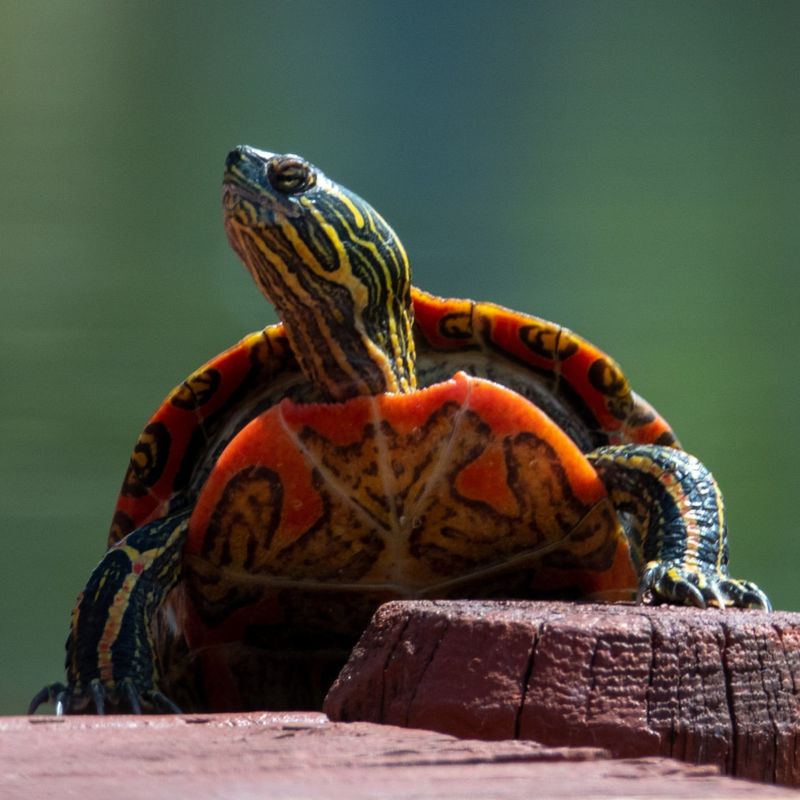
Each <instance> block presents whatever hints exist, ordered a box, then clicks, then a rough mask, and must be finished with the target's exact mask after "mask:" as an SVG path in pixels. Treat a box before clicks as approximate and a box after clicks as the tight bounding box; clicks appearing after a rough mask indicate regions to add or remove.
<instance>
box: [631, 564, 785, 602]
mask: <svg viewBox="0 0 800 800" xmlns="http://www.w3.org/2000/svg"><path fill="white" fill-rule="evenodd" d="M637 599H638V602H640V603H643V604H645V605H659V604H660V603H670V604H672V605H679V606H696V607H697V608H708V607H709V606H712V607H716V608H731V607H733V608H757V609H762V610H763V611H771V610H772V605H771V604H770V602H769V599H768V598H767V596H766V595H765V594H764V592H762V591H761V589H759V588H758V586H756V585H755V584H754V583H751V582H750V581H739V580H735V579H733V578H729V577H728V576H727V575H724V574H719V573H715V572H707V573H706V572H698V571H695V570H691V569H688V568H687V567H684V566H682V565H681V564H670V563H664V562H660V561H652V562H650V564H648V565H647V568H646V569H645V571H644V573H643V575H642V579H641V581H640V583H639V593H638V597H637Z"/></svg>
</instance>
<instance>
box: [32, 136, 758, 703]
mask: <svg viewBox="0 0 800 800" xmlns="http://www.w3.org/2000/svg"><path fill="white" fill-rule="evenodd" d="M223 206H224V212H225V225H226V230H227V234H228V238H229V240H230V243H231V245H232V246H233V248H234V250H235V251H236V252H237V253H238V255H239V256H240V257H241V259H242V261H243V262H244V263H245V266H246V267H247V268H248V270H249V271H250V272H251V274H252V276H253V278H254V279H255V282H256V284H257V285H258V287H259V288H260V289H261V291H262V292H263V293H264V295H265V296H266V297H267V298H268V299H269V300H270V301H271V302H272V303H274V305H275V306H276V308H277V310H278V313H279V315H280V318H281V320H282V322H281V323H280V324H278V325H272V326H269V327H267V328H266V329H264V330H263V331H260V332H258V333H254V334H251V335H250V336H247V337H246V338H244V339H243V340H242V341H241V342H239V343H238V344H237V345H235V346H234V347H232V348H231V349H230V350H227V351H226V352H224V353H222V354H221V355H219V356H217V357H216V358H214V359H213V360H212V361H210V362H208V363H207V364H206V365H205V366H203V367H201V368H200V369H199V370H197V371H196V372H194V373H193V374H192V375H190V376H189V377H188V378H187V379H186V380H185V381H184V382H183V383H182V384H180V385H179V386H178V387H177V388H175V389H174V390H173V391H172V392H171V394H170V395H169V396H168V397H167V399H166V400H165V401H164V403H163V405H162V406H161V407H160V408H159V409H158V411H157V412H156V413H155V415H154V416H153V417H152V419H151V420H150V421H149V423H148V424H147V426H146V427H145V429H144V431H143V432H142V434H141V436H140V437H139V440H138V442H137V443H136V446H135V448H134V451H133V455H132V458H131V462H130V466H129V468H128V471H127V474H126V476H125V480H124V482H123V486H122V490H121V493H120V496H119V500H118V503H117V507H116V512H115V514H114V519H113V524H112V527H111V533H110V536H109V541H108V545H109V549H108V551H107V553H106V555H105V556H104V558H103V559H102V561H101V562H100V564H99V565H98V566H97V568H96V569H95V571H94V572H93V574H92V576H91V577H90V579H89V582H88V584H87V586H86V588H85V589H84V591H83V592H82V594H81V595H80V597H79V598H78V601H77V605H76V606H75V609H74V611H73V613H72V622H71V631H70V634H69V638H68V641H67V683H66V684H65V685H64V684H54V685H52V686H47V687H45V688H44V689H43V690H42V691H41V692H39V693H38V694H37V695H36V697H35V698H34V699H33V701H32V703H31V710H32V711H33V710H35V709H36V707H38V706H39V705H40V704H41V703H43V702H45V701H46V700H48V699H49V700H53V701H55V703H56V710H57V712H58V713H66V712H79V711H82V710H83V711H86V710H92V709H94V710H96V711H97V712H98V713H103V712H104V711H105V710H106V709H112V708H113V709H115V710H130V711H134V712H140V711H141V710H142V709H145V710H168V711H177V710H178V708H179V706H180V707H181V708H186V709H189V708H193V709H233V708H239V709H242V708H259V707H261V708H263V707H271V708H282V707H302V706H307V707H308V706H314V705H317V706H318V705H319V703H320V702H321V698H322V695H323V694H324V691H325V689H326V687H327V685H328V684H329V683H330V681H331V680H332V678H333V677H334V676H335V674H336V671H337V670H338V669H339V667H340V666H341V664H342V663H343V661H344V659H345V658H346V655H347V653H348V652H349V650H350V647H351V646H352V644H353V643H354V641H355V640H356V638H357V637H358V635H359V633H360V632H361V630H362V629H363V627H364V625H365V623H366V622H367V620H368V619H369V616H370V615H371V613H372V612H373V611H374V609H375V607H376V606H377V604H378V603H380V602H381V601H383V600H386V599H389V598H400V597H426V598H432V597H433V598H440V597H503V598H530V597H554V596H558V597H584V598H596V599H604V600H625V599H628V600H630V599H633V598H636V597H637V596H638V599H639V600H640V601H643V602H651V603H658V602H669V603H677V604H691V605H696V606H706V605H715V606H721V607H724V606H741V607H757V608H768V607H769V601H768V600H767V598H766V597H765V595H764V594H763V593H762V592H761V591H760V590H759V589H758V588H757V587H756V586H755V585H754V584H752V583H748V582H745V581H738V580H733V579H731V578H730V577H729V575H728V569H727V559H728V550H727V541H726V533H725V526H724V518H723V506H722V498H721V495H720V492H719V489H718V487H717V484H716V482H715V481H714V479H713V478H712V476H711V475H710V473H709V472H708V470H706V468H705V467H704V466H703V465H702V464H701V463H700V462H699V461H698V460H697V459H695V458H694V457H693V456H690V455H688V454H687V453H685V452H684V451H683V450H681V449H679V447H678V445H677V442H676V440H675V437H674V435H673V433H672V431H671V429H670V427H669V425H668V424H667V423H666V422H665V421H664V419H662V418H661V417H660V416H659V415H658V414H657V413H656V412H655V411H654V410H653V409H652V408H651V407H650V406H649V405H648V404H647V403H646V402H645V401H644V400H643V399H641V398H640V397H638V396H637V395H636V394H634V393H632V392H631V390H630V388H629V385H628V381H627V379H626V378H625V376H624V374H623V373H622V372H621V370H620V369H619V367H618V366H617V365H616V364H615V363H614V361H613V360H612V359H610V358H609V357H608V356H607V355H605V354H604V353H602V352H601V351H599V350H598V349H597V348H595V347H594V346H593V345H591V344H590V343H589V342H587V341H585V340H584V339H581V338H580V337H578V336H576V335H575V334H574V333H572V332H570V331H568V330H566V329H565V328H562V327H560V326H559V325H555V324H553V323H551V322H547V321H545V320H542V319H539V318H537V317H532V316H529V315H526V314H522V313H519V312H516V311H510V310H508V309H505V308H501V307H500V306H497V305H491V304H488V303H476V302H473V301H471V300H457V299H442V298H439V297H434V296H432V295H429V294H426V293H425V292H422V291H420V290H418V289H415V288H413V287H412V286H411V284H410V276H409V267H408V261H407V257H406V253H405V251H404V249H403V246H402V244H401V243H400V241H399V240H398V238H397V236H396V235H395V234H394V232H393V231H392V229H391V228H390V227H389V226H388V225H387V224H386V222H385V221H384V220H383V219H382V218H381V217H380V215H379V214H377V213H376V212H375V211H374V209H372V208H371V207H370V206H369V205H368V204H367V203H366V202H364V201H363V200H362V199H361V198H359V197H357V196H356V195H354V194H352V193H351V192H349V191H348V190H347V189H345V188H343V187H341V186H339V185H338V184H336V183H334V182H333V181H331V180H330V179H328V178H326V177H325V176H324V175H323V174H322V173H321V172H320V171H319V170H317V169H316V168H315V167H313V166H312V165H311V164H309V163H308V162H307V161H305V160H303V159H302V158H299V157H297V156H294V155H273V154H271V153H266V152H262V151H259V150H255V149H252V148H250V147H238V148H236V149H235V150H233V151H232V152H231V153H230V154H229V155H228V158H227V162H226V171H225V178H224V192H223Z"/></svg>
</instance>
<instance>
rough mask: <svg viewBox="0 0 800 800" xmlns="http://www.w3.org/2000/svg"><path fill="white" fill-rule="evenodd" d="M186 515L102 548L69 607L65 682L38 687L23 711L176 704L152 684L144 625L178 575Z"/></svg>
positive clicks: (153, 663) (152, 658) (153, 668)
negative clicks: (100, 556) (45, 706)
mask: <svg viewBox="0 0 800 800" xmlns="http://www.w3.org/2000/svg"><path fill="white" fill-rule="evenodd" d="M188 516H189V514H188V512H182V513H180V514H175V515H172V516H170V517H165V518H163V519H159V520H156V521H154V522H151V523H148V524H147V525H144V526H143V527H141V528H139V529H137V530H135V531H133V532H132V533H130V534H128V536H127V537H125V539H123V540H122V541H121V542H119V543H118V544H117V545H115V546H114V547H112V548H111V549H110V550H108V552H107V553H106V554H105V556H104V557H103V559H102V560H101V561H100V563H99V564H98V565H97V567H96V568H95V570H94V571H93V572H92V574H91V576H90V578H89V581H88V583H87V584H86V587H85V589H84V590H83V592H82V593H81V594H80V596H79V597H78V602H77V604H76V606H75V609H74V610H73V612H72V622H71V627H70V633H69V636H68V637H67V659H66V668H67V682H66V684H61V683H54V684H52V685H50V686H45V687H44V688H43V689H42V690H41V691H39V692H38V693H37V694H36V695H35V696H34V698H33V699H32V700H31V704H30V708H29V710H28V713H31V714H32V713H34V712H35V711H36V709H37V708H38V707H39V706H41V705H43V704H44V703H47V702H53V703H55V707H56V714H58V715H62V714H69V713H96V714H104V713H106V712H107V711H109V710H113V711H115V712H121V713H133V714H140V713H142V710H143V708H146V709H147V710H150V709H152V710H153V711H157V712H161V711H166V712H173V713H175V712H178V711H179V709H178V707H177V706H176V705H175V704H174V703H173V702H172V701H171V700H170V699H169V698H168V697H167V696H166V695H165V694H163V692H162V691H161V689H160V688H159V677H160V668H159V660H158V654H157V653H156V652H155V649H154V645H153V639H152V633H151V627H152V622H153V619H154V618H155V616H156V614H157V613H158V611H159V609H160V607H161V605H162V603H163V602H164V599H165V598H166V596H167V594H168V593H169V591H170V590H171V589H172V588H173V587H174V586H175V585H176V583H177V582H178V581H179V580H180V578H181V554H182V550H183V543H184V540H185V538H186V529H187V525H188Z"/></svg>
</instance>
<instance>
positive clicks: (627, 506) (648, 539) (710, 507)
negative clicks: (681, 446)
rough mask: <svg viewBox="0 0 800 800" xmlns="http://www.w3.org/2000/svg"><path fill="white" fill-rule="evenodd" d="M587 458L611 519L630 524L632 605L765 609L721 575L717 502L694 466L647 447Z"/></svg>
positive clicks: (721, 515)
mask: <svg viewBox="0 0 800 800" xmlns="http://www.w3.org/2000/svg"><path fill="white" fill-rule="evenodd" d="M587 458H588V459H589V461H591V463H592V464H593V466H594V468H595V469H596V470H597V473H598V474H599V475H600V477H601V479H602V480H603V482H604V483H605V485H606V488H607V489H608V493H609V496H610V497H611V502H612V503H613V504H614V506H615V508H616V509H617V511H618V512H620V513H621V514H623V515H626V516H627V517H628V518H629V519H630V520H632V530H631V534H630V539H631V543H632V545H633V548H634V549H635V550H636V551H637V552H638V554H639V555H640V557H641V561H642V564H643V568H642V574H641V577H640V581H639V592H638V594H639V600H640V602H644V603H651V604H656V603H662V602H666V603H673V604H676V605H693V606H698V607H701V608H705V607H706V606H709V605H711V606H718V607H720V608H725V607H727V606H735V607H738V608H761V609H766V610H769V609H770V608H771V606H770V602H769V600H768V599H767V597H766V595H765V594H764V593H763V592H762V591H761V590H760V589H759V588H758V587H757V586H756V585H755V584H754V583H750V582H749V581H741V580H736V579H733V578H731V577H730V576H729V574H728V542H727V535H726V531H725V512H724V507H723V502H722V495H721V493H720V491H719V487H718V485H717V482H716V480H715V479H714V477H713V476H712V475H711V473H710V472H709V471H708V469H706V467H705V466H704V465H703V464H702V463H701V462H700V461H698V459H696V458H695V457H694V456H691V455H689V454H688V453H686V452H684V451H683V450H678V449H675V448H672V447H664V446H660V445H654V444H627V445H618V446H609V447H600V448H598V449H597V450H594V451H592V452H591V453H589V454H587Z"/></svg>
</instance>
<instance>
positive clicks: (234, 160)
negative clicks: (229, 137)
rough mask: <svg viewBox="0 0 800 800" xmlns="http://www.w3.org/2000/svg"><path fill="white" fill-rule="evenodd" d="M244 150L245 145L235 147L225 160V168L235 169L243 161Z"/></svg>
mask: <svg viewBox="0 0 800 800" xmlns="http://www.w3.org/2000/svg"><path fill="white" fill-rule="evenodd" d="M243 150H244V145H241V144H240V145H239V146H238V147H234V148H233V150H231V151H230V153H228V157H227V158H226V159H225V166H226V167H228V168H229V167H235V166H236V165H237V164H238V163H239V162H240V161H241V160H242V155H243V153H242V151H243Z"/></svg>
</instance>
